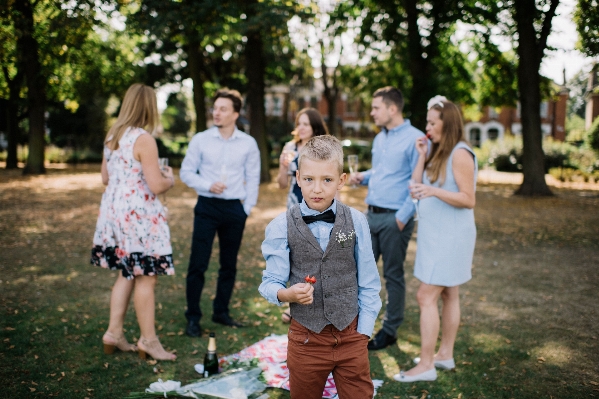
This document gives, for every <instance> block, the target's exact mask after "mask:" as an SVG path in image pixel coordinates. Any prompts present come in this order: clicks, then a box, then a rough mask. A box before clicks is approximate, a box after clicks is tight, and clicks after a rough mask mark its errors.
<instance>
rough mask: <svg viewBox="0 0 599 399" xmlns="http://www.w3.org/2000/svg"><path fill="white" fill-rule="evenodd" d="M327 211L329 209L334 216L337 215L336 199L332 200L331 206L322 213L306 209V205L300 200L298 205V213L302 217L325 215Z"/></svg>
mask: <svg viewBox="0 0 599 399" xmlns="http://www.w3.org/2000/svg"><path fill="white" fill-rule="evenodd" d="M329 209H331V210H332V211H333V213H334V214H335V215H336V214H337V200H336V199H333V203H332V204H331V206H329V207H328V208H327V209H325V210H324V211H322V212H318V211H315V210H314V209H311V208H308V205H307V204H306V201H305V200H302V202H301V203H300V211H301V213H302V216H314V215H319V214H321V213H325V212H326V211H328V210H329Z"/></svg>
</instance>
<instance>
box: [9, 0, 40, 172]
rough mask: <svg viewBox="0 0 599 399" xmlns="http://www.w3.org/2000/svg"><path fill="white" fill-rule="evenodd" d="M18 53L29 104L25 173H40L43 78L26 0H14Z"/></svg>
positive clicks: (29, 4) (31, 7)
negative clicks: (16, 15) (27, 150)
mask: <svg viewBox="0 0 599 399" xmlns="http://www.w3.org/2000/svg"><path fill="white" fill-rule="evenodd" d="M13 4H14V8H15V10H16V11H17V14H18V17H17V18H15V21H14V23H15V31H16V32H18V33H17V55H18V58H19V64H20V65H22V66H23V68H24V71H25V80H26V81H27V101H28V108H29V156H28V157H27V164H26V165H25V169H24V170H23V173H24V174H42V173H45V171H46V170H45V168H44V147H45V133H46V132H45V115H44V114H45V111H46V79H45V77H44V76H43V75H42V70H41V64H40V61H39V58H38V53H39V51H38V47H39V46H38V43H37V41H36V39H35V38H34V37H33V30H34V26H33V23H34V22H33V5H32V4H31V2H30V1H29V0H22V1H15V2H14V3H13Z"/></svg>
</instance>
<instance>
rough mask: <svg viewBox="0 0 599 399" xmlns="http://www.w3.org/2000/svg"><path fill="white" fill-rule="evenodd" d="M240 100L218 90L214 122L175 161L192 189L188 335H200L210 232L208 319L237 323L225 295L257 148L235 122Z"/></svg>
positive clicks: (256, 170)
mask: <svg viewBox="0 0 599 399" xmlns="http://www.w3.org/2000/svg"><path fill="white" fill-rule="evenodd" d="M241 105H242V100H241V95H240V94H239V92H238V91H236V90H228V89H223V90H219V91H218V92H217V93H216V96H215V99H214V108H213V112H212V117H213V121H214V126H213V127H212V128H210V129H208V130H206V131H204V132H201V133H198V134H196V135H195V136H194V137H193V138H192V139H191V142H190V143H189V148H188V150H187V154H186V155H185V159H183V163H182V165H181V172H180V176H181V180H182V181H183V182H184V183H185V184H187V185H188V186H189V187H191V188H193V189H194V190H195V191H196V192H197V194H198V202H197V204H196V206H195V209H194V213H195V218H194V225H193V238H192V244H191V257H190V260H189V269H188V273H187V290H186V294H187V311H186V312H185V316H186V318H187V329H186V333H187V335H189V336H192V337H199V336H200V335H201V329H200V325H199V321H200V319H201V317H202V311H201V309H200V297H201V295H202V290H203V288H204V273H205V272H206V270H207V269H208V263H209V261H210V255H211V252H212V243H213V241H214V236H215V234H216V233H218V237H219V245H220V269H219V272H218V282H217V289H216V297H215V298H214V302H213V313H212V321H214V322H215V323H220V324H224V325H227V326H235V327H241V326H242V325H241V324H240V323H239V322H237V321H235V320H233V319H232V318H231V317H230V315H229V301H230V299H231V295H232V293H233V287H234V285H235V275H236V272H237V253H238V252H239V247H240V246H241V238H242V236H243V229H244V227H245V221H246V219H247V216H248V215H249V214H250V211H251V210H252V207H254V205H256V202H257V200H258V187H259V184H260V151H259V150H258V145H257V144H256V140H254V138H253V137H251V136H250V135H248V134H245V133H243V132H241V131H240V130H238V129H237V128H236V126H235V122H236V121H237V118H238V117H239V112H240V110H241Z"/></svg>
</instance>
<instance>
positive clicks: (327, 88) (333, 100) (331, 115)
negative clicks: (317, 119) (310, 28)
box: [320, 40, 339, 136]
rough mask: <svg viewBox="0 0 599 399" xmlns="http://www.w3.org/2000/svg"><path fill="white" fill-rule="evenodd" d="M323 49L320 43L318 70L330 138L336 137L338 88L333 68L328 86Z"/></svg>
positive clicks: (335, 71)
mask: <svg viewBox="0 0 599 399" xmlns="http://www.w3.org/2000/svg"><path fill="white" fill-rule="evenodd" d="M325 55H326V54H325V48H324V42H323V41H322V40H321V41H320V57H321V59H320V69H321V73H322V85H323V86H324V90H323V94H324V98H325V100H326V101H327V106H328V110H327V114H328V119H327V128H328V129H329V134H330V135H331V136H337V99H338V97H339V88H338V87H337V68H336V67H335V68H333V76H332V78H331V81H332V83H331V84H329V74H328V71H327V69H328V68H327V66H326V64H325V58H326V57H325Z"/></svg>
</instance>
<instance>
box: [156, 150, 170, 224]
mask: <svg viewBox="0 0 599 399" xmlns="http://www.w3.org/2000/svg"><path fill="white" fill-rule="evenodd" d="M158 166H159V167H160V170H161V171H166V168H167V167H168V158H158ZM162 202H163V204H162V205H163V207H164V213H165V214H168V208H167V207H166V193H164V194H162Z"/></svg>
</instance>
